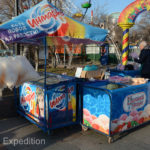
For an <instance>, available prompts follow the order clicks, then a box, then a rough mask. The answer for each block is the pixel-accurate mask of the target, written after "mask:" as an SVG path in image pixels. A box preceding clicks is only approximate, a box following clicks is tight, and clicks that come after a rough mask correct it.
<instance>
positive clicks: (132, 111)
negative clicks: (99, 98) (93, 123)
mask: <svg viewBox="0 0 150 150" xmlns="http://www.w3.org/2000/svg"><path fill="white" fill-rule="evenodd" d="M111 112H112V114H111V117H112V118H111V120H112V121H111V133H112V134H115V133H118V132H122V131H125V130H128V129H130V128H133V127H135V126H138V125H141V124H143V123H144V122H147V121H149V120H150V83H147V84H143V85H139V86H129V87H126V88H123V89H120V91H119V92H114V93H112V110H111Z"/></svg>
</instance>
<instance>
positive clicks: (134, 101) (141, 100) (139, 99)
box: [123, 92, 146, 112]
mask: <svg viewBox="0 0 150 150" xmlns="http://www.w3.org/2000/svg"><path fill="white" fill-rule="evenodd" d="M145 103H146V94H145V93H144V92H140V93H136V94H131V95H128V96H126V98H125V100H124V102H123V108H124V110H125V111H126V112H130V111H132V110H136V109H139V108H142V107H143V106H144V105H145Z"/></svg>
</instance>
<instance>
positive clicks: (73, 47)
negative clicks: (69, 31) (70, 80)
mask: <svg viewBox="0 0 150 150" xmlns="http://www.w3.org/2000/svg"><path fill="white" fill-rule="evenodd" d="M75 48H76V45H74V44H72V50H71V49H70V48H69V46H68V45H66V51H67V53H68V55H69V60H68V67H71V63H72V59H73V54H74V51H75Z"/></svg>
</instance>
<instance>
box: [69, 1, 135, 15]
mask: <svg viewBox="0 0 150 150" xmlns="http://www.w3.org/2000/svg"><path fill="white" fill-rule="evenodd" d="M71 1H72V2H73V1H74V4H75V5H77V6H78V7H81V4H82V3H84V2H87V1H88V0H71ZM134 1H135V0H91V2H92V7H91V8H90V9H89V10H88V11H89V12H90V11H91V10H93V11H94V7H97V5H98V6H100V7H102V6H104V5H105V7H106V11H107V13H108V14H111V13H113V12H121V11H122V10H123V9H124V8H126V7H127V6H128V5H129V4H130V3H132V2H134Z"/></svg>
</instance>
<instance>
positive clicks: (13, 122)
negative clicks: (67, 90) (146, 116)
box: [0, 116, 150, 150]
mask: <svg viewBox="0 0 150 150" xmlns="http://www.w3.org/2000/svg"><path fill="white" fill-rule="evenodd" d="M19 140H20V141H19ZM25 140H26V142H24V143H23V142H22V141H25ZM27 140H28V142H27ZM0 143H1V144H0V150H34V149H35V150H50V149H51V150H107V149H111V150H127V149H132V150H149V149H150V124H147V125H142V126H141V127H140V128H137V129H135V130H132V131H131V132H128V133H126V134H124V135H123V136H121V137H120V138H117V140H116V141H114V142H113V143H111V144H108V140H107V137H106V136H104V135H102V134H100V133H97V132H95V131H93V130H88V131H86V132H84V131H82V130H81V126H80V125H74V126H70V127H64V128H60V129H56V130H54V132H53V134H52V135H48V134H47V133H44V132H43V131H42V130H41V129H39V128H38V127H37V126H36V125H34V124H32V123H30V122H29V121H28V120H26V119H25V118H23V117H20V116H15V117H9V118H5V119H1V120H0Z"/></svg>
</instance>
